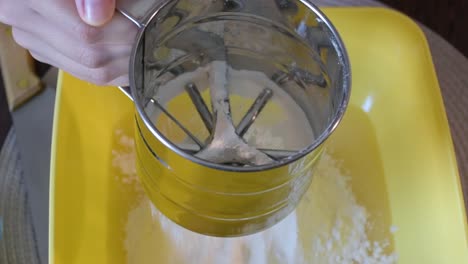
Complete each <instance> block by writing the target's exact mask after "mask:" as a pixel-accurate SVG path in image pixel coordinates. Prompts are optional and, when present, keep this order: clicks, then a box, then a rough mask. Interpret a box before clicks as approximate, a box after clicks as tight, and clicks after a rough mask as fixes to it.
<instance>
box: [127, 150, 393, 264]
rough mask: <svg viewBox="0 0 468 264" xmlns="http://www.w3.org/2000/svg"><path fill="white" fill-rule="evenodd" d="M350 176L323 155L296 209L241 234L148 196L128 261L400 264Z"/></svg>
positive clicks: (131, 231)
mask: <svg viewBox="0 0 468 264" xmlns="http://www.w3.org/2000/svg"><path fill="white" fill-rule="evenodd" d="M348 178H349V177H348V176H346V175H343V173H342V170H341V169H340V168H339V163H338V162H337V161H336V160H334V159H333V157H332V156H331V155H329V154H327V153H324V155H323V157H322V160H321V162H320V164H319V165H318V167H317V171H316V173H315V175H314V180H313V182H312V185H311V187H310V188H309V190H308V191H307V193H306V194H305V196H304V198H303V199H302V201H301V202H300V204H299V206H298V207H297V209H296V210H295V211H294V212H293V213H291V214H290V215H289V216H288V217H286V218H285V219H284V220H283V221H281V222H280V223H278V224H277V225H275V226H273V227H272V228H270V229H268V230H265V231H262V232H259V233H256V234H253V235H249V236H244V237H238V238H217V237H210V236H205V235H200V234H197V233H194V232H191V231H189V230H186V229H184V228H182V227H180V226H179V225H177V224H175V223H173V222H172V221H171V220H169V219H168V218H166V217H165V216H164V215H163V214H161V213H160V212H159V211H158V210H157V209H156V208H155V207H154V206H153V205H152V203H151V202H150V201H149V200H148V198H146V197H144V198H143V199H142V200H141V202H140V204H139V205H138V206H137V207H136V208H135V209H133V210H132V211H131V212H130V213H129V217H128V221H127V225H126V234H127V238H126V241H125V247H126V249H127V263H129V264H134V263H135V264H136V263H138V264H146V263H148V264H150V263H204V264H210V263H213V264H215V263H216V264H218V263H221V264H224V263H226V264H229V263H236V264H237V263H249V264H250V263H251V264H254V263H255V264H262V263H324V264H328V263H330V264H333V263H344V264H346V263H349V264H354V263H363V264H374V263H375V264H377V263H378V264H386V263H396V262H397V255H396V254H395V253H391V252H389V251H390V250H391V247H390V243H389V242H388V241H370V240H369V239H368V235H367V233H366V226H368V224H369V217H368V214H367V211H366V209H365V208H364V207H363V206H360V205H359V204H357V202H356V199H355V197H354V195H353V193H352V191H351V189H350V187H349V183H348ZM395 228H396V227H392V228H391V230H395Z"/></svg>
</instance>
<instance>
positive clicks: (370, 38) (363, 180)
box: [50, 8, 468, 264]
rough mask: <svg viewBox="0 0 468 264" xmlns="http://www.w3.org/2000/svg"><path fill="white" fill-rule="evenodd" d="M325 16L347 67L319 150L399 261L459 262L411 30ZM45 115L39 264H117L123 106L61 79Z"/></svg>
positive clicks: (353, 12) (126, 200)
mask: <svg viewBox="0 0 468 264" xmlns="http://www.w3.org/2000/svg"><path fill="white" fill-rule="evenodd" d="M325 12H326V14H327V15H328V16H329V18H330V19H331V20H332V22H333V23H334V24H335V25H336V27H337V29H338V31H339V32H340V34H341V35H342V37H343V40H344V42H345V45H346V47H347V49H348V52H349V55H350V59H351V65H352V71H353V92H352V98H351V104H350V107H349V111H348V112H347V114H346V116H345V119H344V121H343V123H342V124H341V126H340V127H339V129H338V130H337V133H336V134H335V135H334V136H333V137H332V139H331V142H330V143H331V144H332V145H334V146H335V148H336V152H335V154H334V155H336V158H337V159H342V160H343V161H344V163H343V166H344V168H345V169H346V170H347V171H349V173H350V175H351V177H352V180H351V184H352V188H353V191H354V193H355V195H356V197H357V200H358V202H359V203H360V204H363V205H364V206H365V207H366V208H367V209H368V210H369V212H370V213H371V214H373V215H376V217H377V218H378V217H380V218H381V219H382V220H383V221H384V222H385V223H386V224H391V225H395V226H397V227H398V228H399V231H398V232H397V233H396V234H395V235H394V237H393V241H394V245H393V246H394V248H395V250H396V251H397V253H398V255H399V260H400V261H399V263H409V264H413V263H425V264H428V263H450V264H455V263H468V245H467V236H468V233H467V221H466V214H465V209H464V204H463V199H462V191H461V185H460V179H459V175H458V170H457V165H456V159H455V154H454V150H453V145H452V141H451V137H450V132H449V128H448V122H447V118H446V114H445V110H444V107H443V102H442V98H441V93H440V89H439V86H438V82H437V79H436V75H435V72H434V66H433V64H432V61H431V55H430V52H429V48H428V45H427V42H426V40H425V37H424V35H423V33H422V31H421V30H420V29H419V28H418V26H417V25H416V24H415V23H413V22H412V21H411V20H410V19H408V18H407V17H405V16H402V15H401V14H399V13H396V12H394V11H389V10H386V9H374V8H330V9H326V10H325ZM55 113H56V114H55V122H54V139H53V148H52V149H53V154H52V162H51V188H50V190H51V195H50V197H51V198H50V263H56V264H62V263H65V264H73V263H112V264H118V263H125V259H126V252H125V247H124V236H125V224H126V219H127V217H128V213H129V210H130V209H131V208H132V206H134V204H135V201H136V200H137V197H136V196H137V191H135V190H134V189H133V188H130V187H129V186H130V185H125V184H122V181H116V180H115V178H116V177H120V178H121V180H123V181H124V182H127V183H128V182H131V181H133V180H134V179H132V178H128V179H125V178H123V177H125V175H122V173H121V171H120V170H119V169H117V168H115V167H114V166H113V159H114V158H115V157H114V156H113V154H112V151H113V150H114V151H120V153H124V154H125V153H126V152H125V151H126V150H125V144H126V143H128V142H125V140H124V141H123V142H118V141H117V140H118V138H119V137H116V134H115V133H121V134H122V135H123V134H127V135H132V134H133V129H132V125H133V123H132V115H133V108H132V103H131V102H130V100H128V99H127V98H126V97H125V96H124V95H123V94H122V93H121V92H120V91H118V90H117V89H116V88H103V87H95V86H93V85H90V84H87V83H85V82H82V81H79V80H77V79H75V78H73V77H71V76H70V75H68V74H64V73H62V74H61V75H60V82H59V87H58V91H57V102H56V111H55ZM116 131H117V132H116ZM122 146H123V147H122ZM358 152H359V154H357V153H358ZM130 165H131V164H130ZM130 168H131V166H130ZM121 169H122V168H121ZM123 169H125V168H123ZM142 228H143V227H142ZM155 250H157V249H155ZM161 250H162V249H161ZM156 262H157V261H156Z"/></svg>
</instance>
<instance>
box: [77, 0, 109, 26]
mask: <svg viewBox="0 0 468 264" xmlns="http://www.w3.org/2000/svg"><path fill="white" fill-rule="evenodd" d="M79 2H81V5H79V7H78V9H79V10H80V9H81V10H80V15H81V17H82V18H83V20H84V21H85V22H86V23H87V24H89V25H91V26H102V25H104V24H105V23H107V22H108V21H109V20H111V18H112V16H113V15H114V12H115V0H79Z"/></svg>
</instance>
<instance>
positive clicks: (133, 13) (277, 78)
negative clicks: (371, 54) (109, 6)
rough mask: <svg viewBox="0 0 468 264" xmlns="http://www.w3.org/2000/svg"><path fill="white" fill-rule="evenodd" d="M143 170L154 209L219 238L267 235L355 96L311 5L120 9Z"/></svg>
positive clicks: (124, 5)
mask: <svg viewBox="0 0 468 264" xmlns="http://www.w3.org/2000/svg"><path fill="white" fill-rule="evenodd" d="M117 7H118V10H119V11H120V12H121V13H122V14H124V15H125V16H126V17H128V18H129V19H131V20H132V21H133V22H134V23H136V24H137V25H138V27H139V28H140V32H139V34H138V37H137V41H136V44H135V46H134V51H133V54H132V57H131V62H130V87H121V89H122V90H123V91H124V92H125V93H126V94H127V95H128V96H129V97H130V98H131V99H132V100H133V101H134V104H135V107H136V115H135V141H136V149H137V170H138V174H139V176H140V179H141V182H142V184H143V186H144V188H145V191H146V193H147V194H148V196H149V197H150V199H151V200H152V202H153V203H154V204H155V206H156V207H157V208H158V209H159V210H160V211H161V212H162V213H164V214H165V215H166V216H168V217H169V218H170V219H172V220H173V221H174V222H176V223H178V224H179V225H181V226H183V227H185V228H187V229H190V230H192V231H195V232H198V233H202V234H207V235H213V236H239V235H246V234H251V233H254V232H257V231H260V230H263V229H265V228H268V227H270V226H272V225H274V224H275V223H277V222H278V221H280V220H281V219H283V218H284V217H285V216H286V215H287V214H288V213H290V212H291V211H292V210H293V209H294V208H295V206H296V205H297V203H298V202H299V200H300V198H301V197H302V195H303V194H304V192H305V191H306V190H307V188H308V187H309V185H310V182H311V180H312V174H313V167H314V164H315V163H316V162H317V160H318V159H319V157H320V153H321V150H322V147H323V144H324V142H325V141H326V139H327V138H328V137H329V135H330V134H331V133H332V132H333V131H334V129H335V128H336V127H337V125H338V123H339V122H340V120H341V118H342V117H343V114H344V112H345V109H346V107H347V103H348V100H349V96H350V69H349V62H348V58H347V54H346V51H345V48H344V46H343V43H342V42H341V40H340V38H339V36H338V34H337V32H336V30H335V29H334V27H333V26H332V24H331V23H330V21H329V20H328V19H327V18H326V17H325V16H324V15H323V14H322V13H321V12H320V11H319V10H318V8H316V7H315V6H314V5H313V4H312V3H311V2H310V1H307V0H296V1H293V0H290V1H287V0H250V1H247V0H219V1H218V0H191V1H188V0H185V1H184V0H173V1H154V0H153V1H151V0H136V1H131V0H120V1H117Z"/></svg>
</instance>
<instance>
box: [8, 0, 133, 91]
mask: <svg viewBox="0 0 468 264" xmlns="http://www.w3.org/2000/svg"><path fill="white" fill-rule="evenodd" d="M0 22H3V23H5V24H8V25H11V26H12V27H13V37H14V38H15V40H16V42H18V44H20V45H21V46H23V47H24V48H26V49H28V50H29V51H30V52H31V54H32V56H33V57H34V58H35V59H37V60H39V61H42V62H44V63H48V64H51V65H53V66H55V67H58V68H61V69H63V70H64V71H66V72H69V73H71V74H72V75H74V76H76V77H78V78H80V79H83V80H86V81H90V82H92V83H96V84H99V85H127V84H128V65H129V58H130V53H131V50H132V45H133V42H134V40H135V36H136V33H137V30H138V29H137V27H136V26H135V25H134V24H133V23H132V22H130V21H129V20H128V19H126V18H124V17H123V16H122V15H121V14H119V13H115V0H76V3H75V2H73V0H0Z"/></svg>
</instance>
